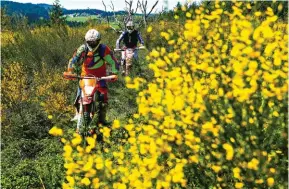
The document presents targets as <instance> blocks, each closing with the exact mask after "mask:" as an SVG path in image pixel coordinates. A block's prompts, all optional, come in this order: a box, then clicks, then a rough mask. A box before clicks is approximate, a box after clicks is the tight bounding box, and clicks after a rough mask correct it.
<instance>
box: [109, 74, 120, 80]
mask: <svg viewBox="0 0 289 189" xmlns="http://www.w3.org/2000/svg"><path fill="white" fill-rule="evenodd" d="M113 76H114V78H112V79H110V81H117V79H118V76H117V75H115V74H113Z"/></svg>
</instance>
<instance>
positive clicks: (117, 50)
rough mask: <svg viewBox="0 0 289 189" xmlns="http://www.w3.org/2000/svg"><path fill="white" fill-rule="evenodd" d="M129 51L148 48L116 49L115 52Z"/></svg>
mask: <svg viewBox="0 0 289 189" xmlns="http://www.w3.org/2000/svg"><path fill="white" fill-rule="evenodd" d="M127 49H133V50H141V49H146V48H145V47H144V46H141V47H136V48H126V49H114V51H115V52H119V51H126V50H127Z"/></svg>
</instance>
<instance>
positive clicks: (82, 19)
mask: <svg viewBox="0 0 289 189" xmlns="http://www.w3.org/2000/svg"><path fill="white" fill-rule="evenodd" d="M91 19H98V17H97V16H96V15H91V16H76V17H70V16H68V17H67V18H66V20H67V21H73V22H87V21H88V20H91Z"/></svg>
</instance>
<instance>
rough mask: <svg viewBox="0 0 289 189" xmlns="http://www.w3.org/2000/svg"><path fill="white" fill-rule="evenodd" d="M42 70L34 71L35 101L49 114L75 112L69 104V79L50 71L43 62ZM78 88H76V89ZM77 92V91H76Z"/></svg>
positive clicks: (69, 113)
mask: <svg viewBox="0 0 289 189" xmlns="http://www.w3.org/2000/svg"><path fill="white" fill-rule="evenodd" d="M41 66H42V69H41V70H40V71H34V74H33V78H34V85H33V87H34V89H33V91H34V93H35V96H34V101H36V102H38V103H39V104H40V105H41V106H42V107H43V108H44V110H45V112H46V113H47V114H52V115H53V114H59V112H62V113H67V116H69V115H71V114H73V113H74V108H73V106H68V105H69V103H70V101H69V100H68V97H69V96H71V94H70V93H67V92H66V91H67V89H69V85H68V82H69V81H68V80H65V79H64V78H63V77H62V74H61V73H59V72H54V71H49V69H48V68H47V67H46V66H45V64H44V63H43V64H42V65H41ZM75 90H76V89H75ZM75 93H76V91H75Z"/></svg>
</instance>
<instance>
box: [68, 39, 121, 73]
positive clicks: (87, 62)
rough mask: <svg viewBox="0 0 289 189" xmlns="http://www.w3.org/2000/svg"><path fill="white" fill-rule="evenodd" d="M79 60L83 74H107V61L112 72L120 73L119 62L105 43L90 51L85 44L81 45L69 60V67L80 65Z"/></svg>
mask: <svg viewBox="0 0 289 189" xmlns="http://www.w3.org/2000/svg"><path fill="white" fill-rule="evenodd" d="M85 54H86V55H85ZM78 62H81V75H88V74H92V75H94V76H96V77H103V76H106V62H107V63H108V64H109V65H110V66H111V70H112V73H114V74H117V73H118V67H119V64H118V62H117V60H116V58H115V57H114V56H113V54H112V51H111V50H110V48H109V47H108V46H106V45H104V44H100V45H99V47H98V48H97V49H96V50H95V51H90V50H89V49H88V47H87V46H86V45H85V44H83V45H81V46H80V47H79V48H78V49H77V51H76V53H75V54H74V56H73V57H72V59H71V60H70V61H69V64H68V68H72V67H77V66H79V65H78V64H77V63H78Z"/></svg>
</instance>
